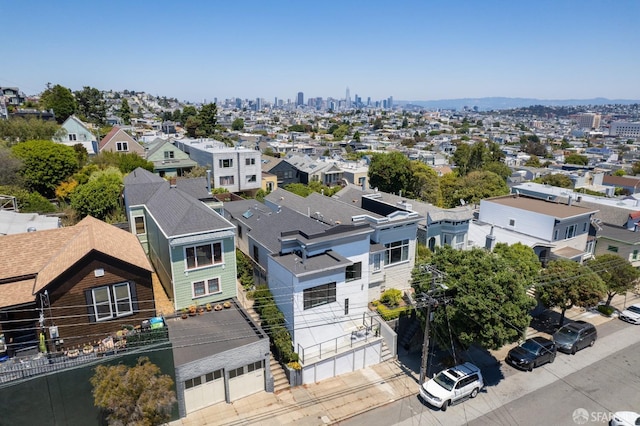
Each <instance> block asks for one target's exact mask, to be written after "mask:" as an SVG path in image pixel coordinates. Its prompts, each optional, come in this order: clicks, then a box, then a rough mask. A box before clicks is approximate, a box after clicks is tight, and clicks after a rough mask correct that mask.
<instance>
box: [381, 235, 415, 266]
mask: <svg viewBox="0 0 640 426" xmlns="http://www.w3.org/2000/svg"><path fill="white" fill-rule="evenodd" d="M384 246H385V248H386V251H385V258H384V264H385V265H393V264H394V263H400V262H405V261H407V260H409V240H402V241H395V242H393V243H387V244H385V245H384Z"/></svg>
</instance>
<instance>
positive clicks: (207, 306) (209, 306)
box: [205, 303, 213, 312]
mask: <svg viewBox="0 0 640 426" xmlns="http://www.w3.org/2000/svg"><path fill="white" fill-rule="evenodd" d="M205 308H207V312H211V310H212V309H213V306H211V303H207V304H206V306H205Z"/></svg>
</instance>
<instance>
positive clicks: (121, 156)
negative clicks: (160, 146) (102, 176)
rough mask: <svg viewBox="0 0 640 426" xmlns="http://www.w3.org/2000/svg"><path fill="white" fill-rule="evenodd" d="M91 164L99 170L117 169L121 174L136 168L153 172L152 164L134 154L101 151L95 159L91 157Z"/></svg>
mask: <svg viewBox="0 0 640 426" xmlns="http://www.w3.org/2000/svg"><path fill="white" fill-rule="evenodd" d="M91 164H93V165H96V166H98V168H100V169H103V170H104V169H107V168H109V167H117V168H118V169H119V170H120V172H121V173H123V174H125V175H126V174H127V173H130V172H132V171H134V170H135V169H137V168H138V167H142V168H143V169H145V170H148V171H150V172H152V171H153V163H152V162H151V161H147V160H145V159H144V158H142V157H140V156H139V155H138V154H136V153H135V152H130V153H123V152H112V151H102V152H101V153H99V154H98V155H96V156H95V157H93V159H92V161H91Z"/></svg>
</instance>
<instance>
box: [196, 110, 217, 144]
mask: <svg viewBox="0 0 640 426" xmlns="http://www.w3.org/2000/svg"><path fill="white" fill-rule="evenodd" d="M198 120H199V121H200V125H199V126H198V130H199V133H200V134H201V135H202V136H205V137H212V136H213V135H214V134H215V132H216V125H217V124H218V106H217V105H216V104H215V103H209V104H204V105H202V108H200V111H199V112H198Z"/></svg>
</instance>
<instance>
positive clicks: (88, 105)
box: [74, 86, 107, 125]
mask: <svg viewBox="0 0 640 426" xmlns="http://www.w3.org/2000/svg"><path fill="white" fill-rule="evenodd" d="M74 95H75V96H76V100H77V102H78V115H79V116H80V117H81V118H82V119H83V120H86V121H88V122H90V123H93V124H97V125H102V124H104V123H105V122H106V121H107V104H106V103H105V100H104V96H103V94H102V92H101V91H100V90H98V89H96V88H95V87H89V86H84V87H83V88H82V90H78V91H76V92H74Z"/></svg>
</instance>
